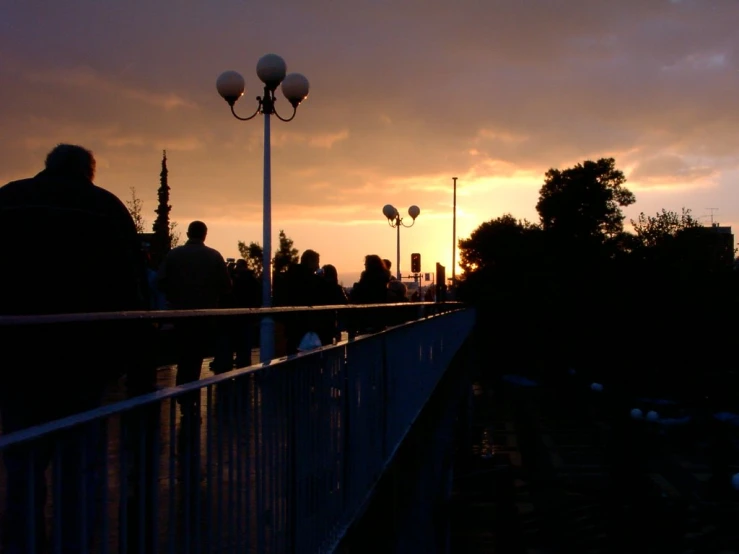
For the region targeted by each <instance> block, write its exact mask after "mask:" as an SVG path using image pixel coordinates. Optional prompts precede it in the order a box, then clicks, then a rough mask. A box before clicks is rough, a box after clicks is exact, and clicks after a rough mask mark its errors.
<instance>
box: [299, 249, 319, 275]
mask: <svg viewBox="0 0 739 554" xmlns="http://www.w3.org/2000/svg"><path fill="white" fill-rule="evenodd" d="M300 264H301V265H304V266H307V267H309V268H310V269H312V270H313V271H315V270H317V269H318V268H319V267H321V255H320V254H319V253H318V252H316V251H315V250H306V251H305V252H303V253H302V254H301V255H300Z"/></svg>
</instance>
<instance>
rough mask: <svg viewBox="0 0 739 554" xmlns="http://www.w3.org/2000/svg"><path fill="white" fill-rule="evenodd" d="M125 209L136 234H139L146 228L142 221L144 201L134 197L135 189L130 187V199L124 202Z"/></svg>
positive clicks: (143, 220)
mask: <svg viewBox="0 0 739 554" xmlns="http://www.w3.org/2000/svg"><path fill="white" fill-rule="evenodd" d="M126 207H127V208H128V213H130V214H131V218H132V219H133V223H134V225H136V232H137V233H139V234H141V233H143V232H144V229H145V228H146V220H145V219H144V214H143V211H144V201H143V200H141V198H139V197H138V196H136V187H131V199H130V200H126Z"/></svg>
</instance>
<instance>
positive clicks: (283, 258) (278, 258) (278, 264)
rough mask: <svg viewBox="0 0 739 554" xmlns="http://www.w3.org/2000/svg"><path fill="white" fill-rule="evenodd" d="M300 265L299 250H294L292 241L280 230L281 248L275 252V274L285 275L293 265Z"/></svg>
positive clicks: (273, 265)
mask: <svg viewBox="0 0 739 554" xmlns="http://www.w3.org/2000/svg"><path fill="white" fill-rule="evenodd" d="M296 263H298V249H297V248H293V241H292V239H290V238H288V237H287V235H286V234H285V231H283V230H282V229H280V246H279V248H278V249H277V251H276V252H275V257H274V258H273V260H272V267H273V268H274V272H275V273H284V272H285V271H287V269H288V268H289V267H290V265H292V264H296Z"/></svg>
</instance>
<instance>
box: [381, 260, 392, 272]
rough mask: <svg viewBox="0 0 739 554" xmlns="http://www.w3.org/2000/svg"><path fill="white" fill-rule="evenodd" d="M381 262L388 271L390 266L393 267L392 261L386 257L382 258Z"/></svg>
mask: <svg viewBox="0 0 739 554" xmlns="http://www.w3.org/2000/svg"><path fill="white" fill-rule="evenodd" d="M382 263H384V264H385V267H386V268H387V270H388V271H390V270H391V269H392V267H393V262H391V261H390V260H388V259H383V260H382Z"/></svg>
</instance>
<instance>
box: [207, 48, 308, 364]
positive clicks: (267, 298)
mask: <svg viewBox="0 0 739 554" xmlns="http://www.w3.org/2000/svg"><path fill="white" fill-rule="evenodd" d="M257 76H258V77H259V79H260V80H261V81H262V82H263V83H264V94H263V96H257V109H256V111H255V112H254V113H253V114H252V115H250V116H249V117H240V116H239V115H237V114H236V112H235V111H234V104H235V103H236V101H237V100H238V99H239V98H241V96H243V94H244V92H245V90H246V88H245V82H244V78H243V77H242V76H241V74H239V73H237V72H236V71H225V72H223V73H221V75H220V76H219V77H218V79H217V80H216V89H217V90H218V94H220V95H221V96H222V97H223V99H224V100H225V101H226V102H228V105H229V106H230V107H231V113H232V114H233V116H234V117H235V118H236V119H238V120H240V121H249V120H250V119H254V118H255V117H256V116H257V115H260V114H261V115H262V116H264V212H263V220H262V242H263V245H262V248H263V252H262V307H263V308H269V307H270V306H272V182H271V181H272V168H271V147H270V116H271V115H274V116H275V117H277V119H279V120H280V121H285V122H287V121H291V120H292V119H293V118H294V117H295V114H296V112H297V110H298V105H299V104H300V103H301V102H302V101H303V100H305V99H306V98H307V97H308V91H309V89H310V84H309V83H308V79H306V78H305V76H303V75H301V74H300V73H290V74H289V75H288V74H287V64H286V63H285V60H283V59H282V58H281V57H280V56H278V55H276V54H267V55H266V56H262V57H261V58H260V59H259V61H258V62H257ZM280 84H282V94H283V95H284V96H285V98H286V99H287V101H288V102H289V103H290V105H291V106H292V108H293V113H292V115H291V116H290V117H287V118H285V117H282V116H281V115H280V114H279V113H277V111H276V110H275V102H276V101H277V99H276V98H275V90H276V89H277V87H278V86H280ZM274 353H275V337H274V320H273V319H272V318H271V317H266V316H265V317H263V318H262V321H261V329H260V340H259V359H260V361H262V362H267V361H269V360H271V359H272V358H273V357H274Z"/></svg>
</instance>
